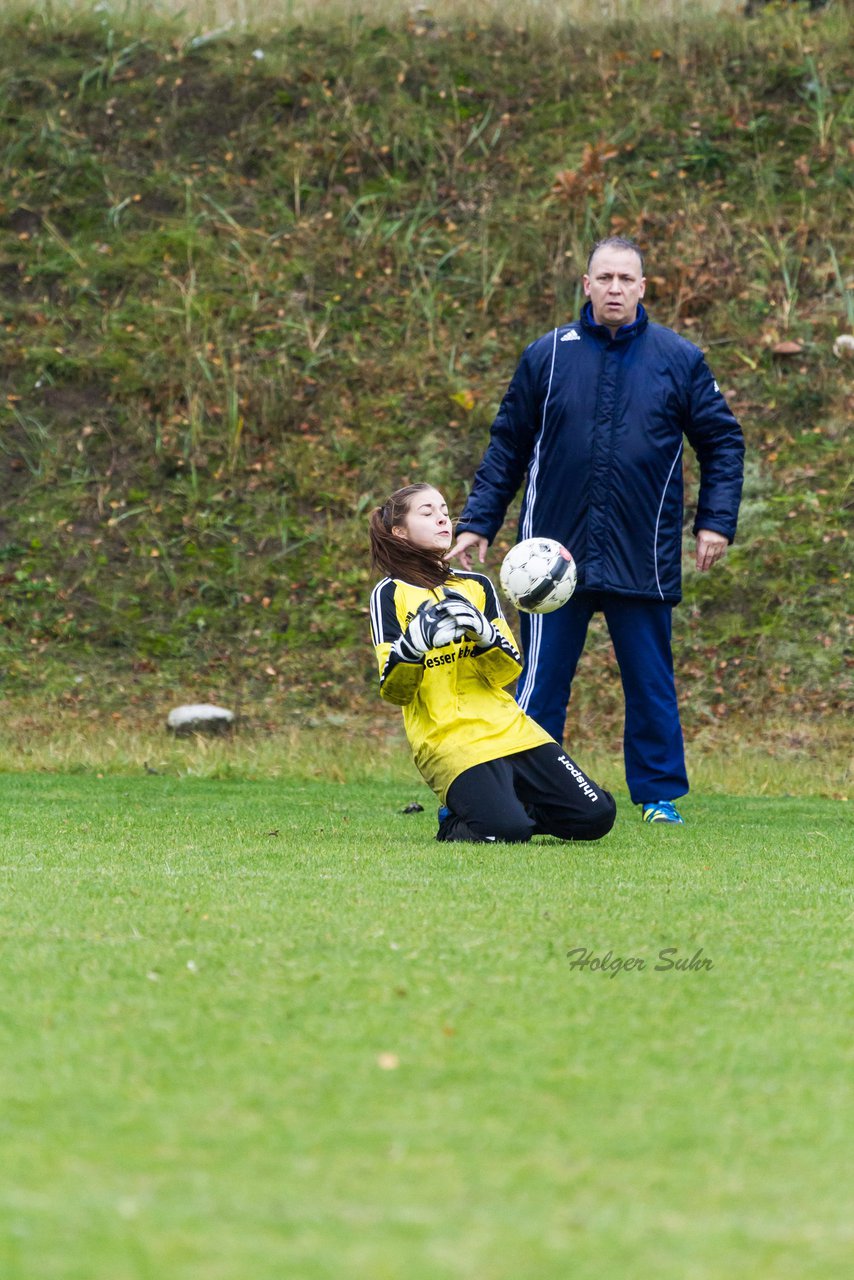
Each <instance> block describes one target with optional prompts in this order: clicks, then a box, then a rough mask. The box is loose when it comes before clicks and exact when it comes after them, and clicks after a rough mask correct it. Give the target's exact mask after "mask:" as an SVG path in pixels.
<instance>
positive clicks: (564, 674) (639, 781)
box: [516, 591, 688, 804]
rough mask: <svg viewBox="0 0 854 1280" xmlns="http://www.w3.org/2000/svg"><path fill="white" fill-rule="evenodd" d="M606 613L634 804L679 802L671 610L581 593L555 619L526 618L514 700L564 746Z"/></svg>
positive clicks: (683, 778)
mask: <svg viewBox="0 0 854 1280" xmlns="http://www.w3.org/2000/svg"><path fill="white" fill-rule="evenodd" d="M600 612H601V613H603V614H604V616H605V622H606V624H607V627H608V632H609V634H610V636H611V641H612V643H613V645H614V653H615V654H616V657H617V664H618V666H619V668H620V678H621V680H622V683H623V693H624V695H625V707H626V716H625V727H624V732H623V754H624V757H625V764H626V781H627V783H628V786H629V794H630V795H631V798H632V801H633V802H634V803H635V804H645V803H648V802H649V801H653V800H675V799H676V797H677V796H682V795H684V794H685V792H686V791H687V790H688V774H687V772H686V769H685V749H684V744H683V740H682V726H681V725H680V723H679V706H678V703H677V700H676V683H675V680H674V676H673V653H672V649H671V623H672V614H673V606H672V605H670V604H667V603H665V602H663V601H657V600H638V599H634V598H632V597H629V596H616V595H610V594H609V593H608V592H604V591H592V592H584V591H580V592H577V593H576V594H575V595H574V596H573V597H572V599H571V600H569V601H568V602H567V604H565V605H563V607H562V608H560V609H556V610H555V612H554V613H546V614H529V613H521V614H520V615H519V617H520V623H521V632H522V648H523V650H524V654H525V668H524V670H523V672H522V675H521V677H520V679H519V685H518V688H517V691H516V697H517V699H518V701H519V704H520V706H521V707H523V709H524V710H525V711H527V713H528V715H529V716H531V717H532V718H533V719H534V720H536V721H537V723H538V724H539V725H541V726H542V727H543V728H544V729H545V730H546V732H547V733H550V734H551V735H552V737H554V738H556V739H557V741H558V742H562V741H563V731H564V723H565V721H566V709H567V704H568V702H569V694H570V689H571V686H572V678H573V676H574V675H575V668H576V666H577V665H578V659H579V658H580V657H581V652H582V650H583V648H584V642H585V639H586V637H587V627H588V624H589V622H590V619H591V618H592V617H593V614H594V613H600Z"/></svg>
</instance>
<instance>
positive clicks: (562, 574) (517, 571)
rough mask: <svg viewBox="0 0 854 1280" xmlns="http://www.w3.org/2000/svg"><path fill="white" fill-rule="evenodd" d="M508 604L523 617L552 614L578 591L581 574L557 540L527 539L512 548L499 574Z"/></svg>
mask: <svg viewBox="0 0 854 1280" xmlns="http://www.w3.org/2000/svg"><path fill="white" fill-rule="evenodd" d="M499 578H500V579H501V588H502V590H503V592H504V594H505V595H506V596H507V598H508V600H509V601H510V602H511V603H512V604H514V605H515V606H516V608H517V609H521V610H522V611H523V612H524V613H553V612H554V610H555V609H559V608H560V607H561V605H562V604H566V602H567V600H568V599H569V597H570V596H571V595H572V593H573V591H574V590H575V584H576V582H577V580H578V574H577V572H576V568H575V561H574V560H573V558H572V556H571V555H570V553H569V552H568V551H567V549H566V547H563V546H561V544H560V543H559V542H556V541H555V539H554V538H525V540H524V541H523V542H517V543H516V546H515V547H511V548H510V550H509V551H508V552H507V555H506V556H505V557H504V560H503V561H502V564H501V570H500V573H499Z"/></svg>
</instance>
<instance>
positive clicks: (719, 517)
mask: <svg viewBox="0 0 854 1280" xmlns="http://www.w3.org/2000/svg"><path fill="white" fill-rule="evenodd" d="M683 434H684V435H685V436H687V438H688V441H689V443H690V444H691V447H692V448H693V449H694V451H695V453H696V454H697V457H698V459H699V463H700V494H699V500H698V504H697V514H696V518H695V520H694V532H695V533H696V532H697V530H698V529H713V530H715V531H716V532H717V533H722V534H725V535H726V537H727V538H729V540H730V542H731V541H732V539H733V537H734V536H735V527H736V519H737V516H738V506H739V501H740V499H741V483H742V470H743V459H744V440H743V437H742V434H741V428H740V427H739V425H738V422H737V421H736V419H735V418H734V417H733V415H732V413H731V411H730V409H729V406H728V405H727V403H726V400H725V399H724V397H723V395H722V394H721V391H720V389H719V387H718V384H717V383H716V382H715V380H714V378H713V377H712V374H711V372H710V370H709V367H708V365H707V364H706V361H705V359H704V357H703V353H702V352H701V351H700V349H699V348H698V347H695V346H694V344H693V343H691V342H688V341H687V340H686V339H685V338H681V337H680V336H679V335H678V334H676V333H674V332H673V331H672V330H671V329H665V328H663V327H662V326H661V325H658V324H652V323H651V322H650V321H649V320H648V318H647V315H646V312H645V310H644V308H643V307H638V314H637V318H636V320H635V322H634V323H633V324H631V325H624V326H623V327H622V328H621V329H619V330H618V331H617V334H616V335H615V337H613V338H612V337H611V334H610V331H609V330H608V329H607V328H605V326H604V325H597V324H596V322H595V321H594V319H593V313H592V309H591V306H590V303H589V302H588V303H586V304H585V306H584V308H583V310H582V313H581V319H580V321H578V322H576V323H574V324H569V325H564V326H562V327H561V328H559V329H555V330H554V331H553V332H552V333H549V334H546V335H545V336H544V337H542V338H539V339H538V340H537V341H536V342H533V343H531V345H530V346H529V347H528V348H527V349H526V350H525V352H524V354H523V356H522V359H521V361H520V363H519V367H518V369H517V370H516V373H515V374H514V376H513V380H512V382H511V383H510V386H509V388H508V390H507V393H506V395H505V396H504V399H503V401H502V402H501V407H500V409H499V411H498V415H497V417H496V419H495V422H494V423H493V425H492V431H491V437H490V443H489V445H488V447H487V450H486V453H485V454H484V457H483V460H482V462H481V464H480V466H479V468H478V471H477V474H476V476H475V480H474V485H473V487H472V492H471V495H470V497H469V499H468V502H467V503H466V506H465V509H464V511H463V514H462V516H461V518H460V520H459V523H458V525H457V533H458V534H459V533H462V532H464V531H465V530H470V531H472V532H473V533H479V534H483V535H485V536H486V537H487V538H488V539H489V541H490V542H491V541H492V539H493V538H494V537H495V535H496V533H497V532H498V530H499V529H500V528H501V525H502V523H503V521H504V515H505V512H506V510H507V507H508V505H509V503H510V502H511V500H512V498H513V496H514V494H515V493H516V492H517V490H518V488H519V486H520V484H521V483H522V479H523V477H524V476H525V473H526V472H527V476H528V479H527V485H526V489H525V497H524V501H523V505H522V513H521V519H520V525H519V537H520V538H529V537H535V536H540V537H549V538H557V539H558V540H559V541H560V542H562V543H563V544H564V546H566V547H568V548H569V550H570V551H571V552H572V554H573V557H574V558H575V560H576V563H577V565H578V583H579V590H582V591H583V590H587V591H607V592H613V593H615V594H617V595H624V596H638V597H641V598H646V599H654V600H667V601H672V602H675V601H678V600H679V599H680V598H681V594H682V465H681V459H682V437H683Z"/></svg>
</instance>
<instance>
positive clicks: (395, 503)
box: [370, 484, 453, 588]
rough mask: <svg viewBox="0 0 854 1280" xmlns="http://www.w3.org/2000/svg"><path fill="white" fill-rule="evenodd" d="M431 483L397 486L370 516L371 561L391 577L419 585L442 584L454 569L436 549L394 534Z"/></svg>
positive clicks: (376, 567) (436, 585) (375, 566)
mask: <svg viewBox="0 0 854 1280" xmlns="http://www.w3.org/2000/svg"><path fill="white" fill-rule="evenodd" d="M432 488H433V485H432V484H408V485H407V486H406V488H404V489H397V490H396V491H395V492H394V493H393V494H392V495H391V497H390V498H388V499H387V501H386V502H385V503H383V505H382V506H381V507H374V509H373V511H372V512H371V519H370V535H371V564H372V565H373V566H374V568H375V569H381V570H382V572H383V573H386V574H388V576H389V577H390V578H402V579H403V581H404V582H411V583H413V584H414V585H415V586H416V587H428V588H432V587H439V586H441V585H442V583H443V582H446V581H447V580H448V578H449V577H450V576H451V573H452V572H453V570H452V569H451V566H450V565H449V564H446V563H445V561H444V560H440V559H439V558H438V557H437V555H436V553H435V552H434V551H425V550H423V548H421V547H414V546H413V545H412V543H411V542H407V541H406V539H405V538H398V537H396V536H395V535H394V534H393V533H392V529H394V528H395V527H396V526H400V525H404V524H405V523H406V516H407V513H408V511H409V508H410V507H411V506H412V500H413V498H414V497H415V495H416V494H417V493H423V492H424V490H425V489H432Z"/></svg>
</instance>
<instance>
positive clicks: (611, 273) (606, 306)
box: [584, 246, 646, 330]
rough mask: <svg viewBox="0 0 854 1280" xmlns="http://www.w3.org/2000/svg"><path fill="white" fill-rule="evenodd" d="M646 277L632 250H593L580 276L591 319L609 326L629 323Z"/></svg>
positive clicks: (642, 292)
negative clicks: (582, 277) (590, 308)
mask: <svg viewBox="0 0 854 1280" xmlns="http://www.w3.org/2000/svg"><path fill="white" fill-rule="evenodd" d="M645 289H646V279H645V278H644V276H642V275H641V264H640V258H639V257H638V255H637V254H636V253H635V252H634V250H633V249H609V248H607V246H606V247H605V248H604V249H597V251H596V253H594V255H593V261H592V262H591V263H590V274H589V275H586V276H585V277H584V292H585V294H586V295H587V297H588V298H589V299H590V302H591V305H592V307H593V319H594V320H595V321H596V323H597V324H604V325H607V326H608V328H609V329H612V330H616V329H619V327H620V325H623V324H633V323H634V321H635V319H636V318H637V314H638V303H639V302H640V300H641V298H642V297H643V295H644V291H645Z"/></svg>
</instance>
